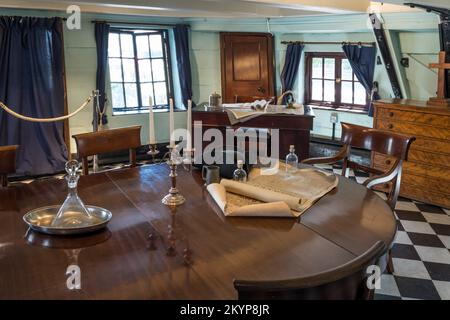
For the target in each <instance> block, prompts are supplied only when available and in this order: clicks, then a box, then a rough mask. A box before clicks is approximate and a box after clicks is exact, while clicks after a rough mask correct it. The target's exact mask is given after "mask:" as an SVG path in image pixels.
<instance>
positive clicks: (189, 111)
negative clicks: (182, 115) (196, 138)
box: [186, 99, 192, 151]
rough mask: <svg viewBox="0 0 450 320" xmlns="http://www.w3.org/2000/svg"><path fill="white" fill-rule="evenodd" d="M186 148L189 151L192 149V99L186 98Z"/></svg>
mask: <svg viewBox="0 0 450 320" xmlns="http://www.w3.org/2000/svg"><path fill="white" fill-rule="evenodd" d="M186 128H187V147H186V148H187V149H188V150H189V151H191V150H192V100H191V99H189V100H188V109H187V126H186Z"/></svg>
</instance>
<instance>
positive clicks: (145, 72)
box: [108, 28, 172, 114]
mask: <svg viewBox="0 0 450 320" xmlns="http://www.w3.org/2000/svg"><path fill="white" fill-rule="evenodd" d="M108 63H109V75H110V80H111V100H112V110H113V114H123V113H134V112H140V111H142V110H148V107H149V97H150V96H151V97H152V99H153V104H154V107H155V108H160V109H168V104H169V97H170V96H171V92H172V85H171V79H172V77H171V73H170V52H169V45H168V32H167V30H124V29H115V28H111V31H110V33H109V44H108Z"/></svg>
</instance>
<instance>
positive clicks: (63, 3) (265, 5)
mask: <svg viewBox="0 0 450 320" xmlns="http://www.w3.org/2000/svg"><path fill="white" fill-rule="evenodd" d="M407 1H408V0H405V1H403V0H388V1H384V3H385V4H384V5H382V4H381V2H383V1H376V2H371V1H369V0H278V1H275V0H128V1H123V0H92V1H91V0H81V1H77V0H0V7H8V8H28V9H49V10H64V11H65V10H66V8H67V6H68V5H71V4H76V5H79V6H80V8H81V10H82V12H83V11H84V12H101V13H112V14H131V15H145V16H170V17H205V18H206V17H208V18H209V17H223V18H243V17H249V18H257V17H292V16H307V15H309V16H311V15H323V14H344V13H365V12H368V11H370V10H372V9H370V8H375V9H377V11H384V12H385V11H405V10H410V9H408V8H407V7H405V6H396V5H389V4H386V3H389V2H391V3H397V4H402V3H403V2H407ZM411 1H414V0H411ZM414 2H417V3H433V4H435V5H437V6H444V4H446V5H447V7H450V0H442V1H439V0H432V1H420V0H419V1H414Z"/></svg>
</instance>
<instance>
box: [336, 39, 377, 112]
mask: <svg viewBox="0 0 450 320" xmlns="http://www.w3.org/2000/svg"><path fill="white" fill-rule="evenodd" d="M342 50H344V53H345V55H346V57H347V59H348V61H349V62H350V65H351V66H352V69H353V72H354V73H355V76H356V77H357V78H358V80H359V82H360V83H361V84H362V86H363V87H364V89H366V92H367V94H368V95H369V96H371V97H372V98H374V99H377V98H379V96H378V94H372V89H373V74H374V71H375V58H376V54H377V49H376V47H375V46H371V47H368V46H359V45H350V44H344V45H343V46H342ZM367 108H368V110H367V111H368V112H369V115H370V116H373V108H372V102H371V101H370V102H369V105H368V106H367Z"/></svg>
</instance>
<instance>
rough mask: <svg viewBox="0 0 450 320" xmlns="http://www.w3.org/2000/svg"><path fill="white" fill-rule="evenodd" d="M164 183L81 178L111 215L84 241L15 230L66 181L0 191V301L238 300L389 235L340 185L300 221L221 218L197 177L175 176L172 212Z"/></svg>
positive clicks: (55, 200) (362, 193)
mask: <svg viewBox="0 0 450 320" xmlns="http://www.w3.org/2000/svg"><path fill="white" fill-rule="evenodd" d="M167 175H168V169H167V166H166V165H150V166H143V167H138V168H132V169H121V170H116V171H110V172H105V173H98V174H93V175H89V176H83V177H82V178H81V179H80V184H79V194H80V196H81V197H82V199H84V201H85V203H87V204H91V205H97V206H101V207H105V208H107V209H109V210H111V211H112V213H113V218H112V220H111V222H110V224H109V225H108V228H107V229H106V230H104V231H102V232H100V233H96V234H93V235H90V236H81V237H69V238H64V237H57V236H45V235H41V234H38V233H35V232H32V231H29V230H27V227H26V225H25V223H24V222H23V221H22V216H23V215H24V214H25V213H26V212H27V211H29V210H31V209H33V208H37V207H40V206H46V205H54V204H60V203H62V202H63V200H64V198H65V195H66V187H65V181H64V180H56V179H50V180H45V181H36V182H34V183H31V184H30V185H21V186H12V187H10V188H8V189H3V190H0V298H2V299H9V298H19V299H28V298H32V299H50V298H52V299H54V298H56V299H224V298H228V299H235V298H236V297H237V294H236V292H235V290H234V288H233V284H232V282H233V279H253V280H257V279H260V280H269V279H271V280H275V279H288V278H296V277H302V276H306V275H310V274H313V273H317V272H321V271H324V270H327V269H329V268H334V267H336V266H339V265H342V264H344V263H346V262H348V261H350V260H352V259H354V258H355V257H356V256H358V255H360V254H362V253H363V252H364V251H366V250H367V249H368V248H369V247H370V246H371V245H372V244H373V243H374V242H375V241H377V240H383V241H385V243H386V244H390V243H391V242H392V240H393V237H394V234H395V230H396V224H395V219H394V217H393V213H392V211H391V210H390V208H389V207H388V206H387V204H386V203H385V202H384V201H383V200H382V199H381V198H380V197H378V196H377V195H376V194H375V193H373V192H372V191H370V190H367V189H366V188H364V187H363V186H360V185H358V184H356V183H355V182H353V181H350V180H347V179H345V178H341V177H340V178H339V179H340V181H339V186H338V187H337V189H335V190H333V191H332V192H331V193H329V194H328V195H326V196H325V197H323V198H322V199H320V200H319V201H318V202H317V203H316V204H315V205H314V206H313V207H311V208H310V209H309V210H308V211H307V212H306V213H304V214H303V215H302V216H301V219H300V221H298V220H295V219H289V218H284V219H283V218H225V217H224V216H223V215H222V214H221V213H220V211H219V210H218V208H217V207H216V205H215V203H214V202H213V200H212V199H211V198H210V196H209V195H208V194H207V193H206V191H205V188H204V187H203V186H202V181H201V179H200V174H199V172H198V171H197V170H194V171H192V172H185V171H183V170H179V178H178V185H179V189H180V191H181V192H182V193H183V194H184V195H185V196H186V198H187V201H186V203H185V204H184V205H182V206H180V207H178V208H177V209H176V211H171V210H170V209H169V208H168V207H166V206H164V205H163V204H161V198H162V197H163V196H164V195H165V194H166V192H167V190H168V187H169V181H168V178H167ZM150 234H151V235H152V239H153V240H152V241H149V239H148V236H149V235H150ZM186 249H187V250H186ZM186 253H188V256H189V255H190V256H191V257H190V260H191V264H189V257H188V256H186ZM186 258H188V259H186ZM71 264H77V265H78V266H79V267H80V268H81V290H72V291H71V290H68V289H67V286H66V280H67V278H68V276H67V275H66V269H67V267H68V266H69V265H71Z"/></svg>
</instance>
